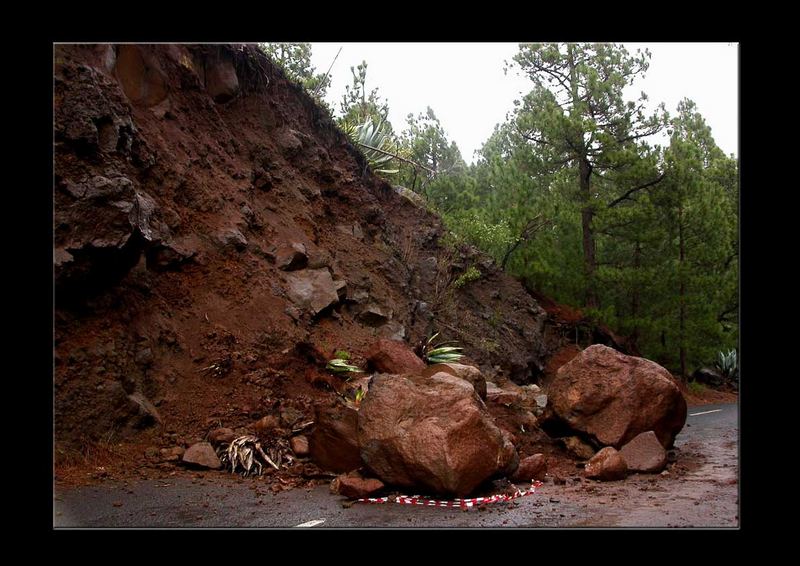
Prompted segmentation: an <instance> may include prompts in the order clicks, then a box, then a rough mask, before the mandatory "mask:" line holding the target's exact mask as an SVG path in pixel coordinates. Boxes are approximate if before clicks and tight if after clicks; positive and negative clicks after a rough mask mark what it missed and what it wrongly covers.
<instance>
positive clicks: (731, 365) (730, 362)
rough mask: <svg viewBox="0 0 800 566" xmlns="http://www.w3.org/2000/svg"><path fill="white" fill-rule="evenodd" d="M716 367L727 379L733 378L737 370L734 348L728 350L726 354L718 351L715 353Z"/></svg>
mask: <svg viewBox="0 0 800 566" xmlns="http://www.w3.org/2000/svg"><path fill="white" fill-rule="evenodd" d="M715 365H716V366H717V369H718V370H719V371H720V372H722V375H724V376H725V377H726V378H728V379H735V378H736V376H737V374H738V372H739V364H738V361H737V358H736V350H730V351H729V352H728V353H727V354H726V353H724V352H719V353H718V354H717V363H716V364H715Z"/></svg>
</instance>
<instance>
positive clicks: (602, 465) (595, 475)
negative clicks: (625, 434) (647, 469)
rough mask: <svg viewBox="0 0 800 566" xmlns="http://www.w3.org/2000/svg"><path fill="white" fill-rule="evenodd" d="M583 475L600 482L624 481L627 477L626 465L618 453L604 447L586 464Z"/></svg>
mask: <svg viewBox="0 0 800 566" xmlns="http://www.w3.org/2000/svg"><path fill="white" fill-rule="evenodd" d="M584 474H585V475H586V477H587V478H591V479H597V480H601V481H616V480H624V479H625V477H626V476H627V475H628V465H627V464H626V463H625V459H624V458H623V457H622V455H621V454H620V453H619V452H617V451H616V450H615V449H614V448H613V447H611V446H606V447H605V448H603V449H602V450H600V452H598V453H597V454H595V455H594V456H592V459H591V460H589V461H588V462H586V468H585V470H584Z"/></svg>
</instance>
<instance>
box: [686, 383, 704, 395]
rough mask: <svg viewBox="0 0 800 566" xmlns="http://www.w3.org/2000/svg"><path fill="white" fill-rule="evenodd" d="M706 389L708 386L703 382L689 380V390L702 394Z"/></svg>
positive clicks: (695, 393)
mask: <svg viewBox="0 0 800 566" xmlns="http://www.w3.org/2000/svg"><path fill="white" fill-rule="evenodd" d="M705 390H706V386H705V385H703V384H702V383H698V382H697V381H690V382H689V392H690V393H692V394H694V395H702V394H703V392H704V391H705Z"/></svg>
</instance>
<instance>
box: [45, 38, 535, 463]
mask: <svg viewBox="0 0 800 566" xmlns="http://www.w3.org/2000/svg"><path fill="white" fill-rule="evenodd" d="M53 55H54V67H53V71H54V77H53V78H54V83H53V86H54V107H53V110H54V131H53V134H54V140H53V141H54V186H53V191H54V192H53V203H54V215H53V234H54V239H53V244H54V245H53V262H54V272H55V283H56V285H55V287H56V289H55V298H56V312H55V313H54V314H55V317H54V323H55V328H54V335H55V336H54V338H55V340H54V342H55V352H54V353H55V354H56V356H55V358H56V365H55V375H54V382H55V383H54V386H55V387H54V392H55V403H54V405H55V428H56V438H57V440H58V441H64V442H67V443H69V444H70V445H71V448H78V447H80V446H81V444H82V443H83V442H84V441H85V440H86V439H88V438H91V439H100V438H102V437H104V436H105V435H106V434H107V433H108V431H109V430H112V428H113V429H114V430H115V431H118V432H119V434H120V437H125V436H128V435H134V434H137V430H138V428H139V425H142V426H144V423H145V422H151V423H152V422H156V421H154V420H153V419H152V418H151V417H149V416H147V415H142V414H141V413H142V411H141V405H139V404H137V403H136V402H135V401H132V400H131V399H129V398H128V395H130V394H132V393H133V392H135V391H142V392H143V394H144V395H146V396H147V398H149V399H152V400H154V401H157V403H154V406H157V408H158V411H159V413H160V414H161V416H163V418H164V422H165V423H167V424H168V426H169V427H170V428H174V429H175V431H176V432H179V433H180V434H181V435H182V437H184V438H189V437H195V436H198V435H203V434H205V433H206V432H207V430H205V429H204V428H203V426H202V425H199V424H197V423H201V422H204V420H205V419H208V418H211V417H216V416H219V415H218V414H217V412H218V410H219V409H220V403H221V402H222V400H225V401H224V402H225V403H227V400H229V399H230V400H231V402H232V403H233V405H232V407H231V408H232V409H234V410H235V408H236V406H237V405H239V406H243V405H245V404H248V405H255V404H257V400H254V399H240V398H239V397H240V396H248V395H250V393H251V392H250V391H248V392H245V391H243V390H241V388H240V383H241V379H246V380H249V381H253V382H258V383H259V385H258V387H260V388H263V396H262V397H261V399H263V400H265V401H264V402H265V403H266V402H267V401H266V399H268V398H269V399H270V403H271V402H273V401H276V400H277V401H281V400H283V399H285V398H286V397H293V396H295V395H296V394H301V395H306V394H309V395H310V396H311V397H312V399H311V402H316V401H318V400H319V398H321V397H324V396H326V395H328V394H329V393H330V391H329V389H327V387H329V386H330V387H333V388H336V386H337V383H336V381H337V380H340V378H339V377H338V376H328V377H330V380H328V382H327V383H326V384H325V385H324V386H323V385H322V384H317V385H312V387H313V390H312V391H310V392H309V391H307V390H304V389H303V388H304V387H305V386H306V385H308V383H307V382H306V375H307V374H306V370H311V369H314V370H315V371H316V370H319V369H321V368H320V367H318V366H317V365H316V364H317V362H316V361H314V362H311V361H309V360H307V359H304V358H300V359H297V358H296V356H295V349H294V345H295V344H296V343H298V342H300V341H305V340H308V341H310V342H313V343H315V344H320V345H321V344H325V347H324V350H325V355H329V356H330V355H333V352H334V351H335V349H339V348H341V349H346V350H348V351H349V352H351V353H353V354H355V355H362V354H363V353H364V352H366V350H367V349H368V347H369V345H370V344H372V343H373V342H374V341H375V340H376V339H378V338H389V337H391V338H394V339H402V340H405V343H407V344H419V343H420V342H423V341H424V340H425V339H426V338H427V337H428V336H430V335H431V334H432V333H433V332H434V329H432V328H431V327H432V326H434V321H435V322H436V325H437V329H438V324H439V323H441V325H442V329H445V330H443V331H444V333H448V330H446V329H447V328H458V329H459V331H460V335H459V336H456V335H451V336H447V337H446V338H449V339H459V340H461V342H460V344H461V345H462V346H463V347H464V352H465V354H467V355H468V356H469V357H470V359H471V360H473V362H474V363H475V365H476V366H479V367H486V368H490V367H491V368H494V367H495V366H499V367H500V371H502V372H503V373H505V374H506V375H508V376H509V377H510V378H512V379H514V380H515V381H517V382H519V383H528V382H530V381H532V380H535V379H536V377H537V375H538V372H540V371H541V368H542V367H543V364H542V362H543V360H544V358H545V356H546V354H547V352H546V349H545V348H544V346H543V339H542V335H543V323H544V319H545V313H544V312H543V311H541V309H539V308H538V307H537V303H536V301H535V300H534V299H532V298H531V297H530V296H529V295H528V294H527V293H526V291H525V290H524V289H523V288H522V287H521V285H520V284H519V282H517V281H516V280H514V279H512V278H511V277H509V276H507V275H506V274H504V273H503V271H502V270H501V269H500V268H499V266H497V265H494V263H493V262H492V261H491V260H490V259H489V258H488V256H486V255H484V254H481V253H480V252H478V251H477V250H476V249H474V248H471V247H469V246H461V247H459V249H457V250H453V249H452V248H450V247H449V246H447V247H446V246H443V245H442V243H441V238H442V236H443V234H444V233H445V229H444V226H443V224H442V222H441V220H440V219H439V218H437V217H436V216H435V215H433V214H431V213H430V212H428V211H427V210H426V208H425V207H417V206H412V205H410V204H409V201H408V198H413V194H406V196H405V197H404V196H401V195H399V194H397V193H396V192H395V191H394V190H392V188H391V186H390V185H388V184H386V182H385V181H384V180H382V179H381V178H379V177H377V176H375V175H372V174H371V173H370V171H369V169H368V168H365V163H364V161H363V155H362V154H361V153H360V152H359V151H358V150H357V149H355V148H354V147H353V146H352V144H350V143H349V141H348V140H347V138H346V136H345V135H344V134H342V132H341V131H340V130H339V129H338V128H337V127H336V125H335V123H334V121H332V120H331V119H330V117H329V116H328V115H327V114H326V113H325V112H324V111H322V110H321V109H320V108H319V107H318V106H317V105H316V104H315V102H314V101H313V99H312V98H311V97H309V96H307V94H306V93H305V92H304V91H303V90H302V89H301V88H299V87H298V86H297V85H296V84H294V83H292V82H291V81H290V80H288V79H287V78H286V77H285V76H284V74H283V73H282V71H281V70H280V69H279V68H277V67H275V66H274V65H273V64H272V63H271V62H270V61H269V60H268V58H267V57H266V56H265V55H264V54H263V53H262V52H261V51H259V50H258V48H257V47H256V46H253V45H188V44H184V45H129V44H128V45H77V44H69V45H67V44H64V45H57V46H55V48H54V53H53ZM295 244H296V245H295ZM283 245H288V247H289V249H287V250H286V252H287V254H286V257H277V256H278V255H279V254H277V253H276V252H277V251H278V250H277V248H278V247H280V246H283ZM303 247H305V256H306V258H305V259H304V257H303V251H302V249H303ZM306 262H307V263H306ZM470 265H475V266H476V267H478V268H479V270H480V272H481V274H482V275H481V278H480V279H479V280H477V281H473V282H472V283H470V284H469V285H466V286H464V287H461V288H458V289H450V290H448V292H447V293H445V294H443V293H442V291H443V288H442V285H441V283H442V282H443V281H447V280H451V279H453V277H458V276H459V275H461V274H462V273H463V271H464V269H466V268H467V267H468V266H470ZM317 270H319V271H317ZM326 272H327V273H326ZM451 290H452V291H453V292H452V293H451V292H450V291H451ZM444 295H446V296H444ZM501 296H502V300H501V299H500V298H499V297H501ZM442 300H446V302H447V303H448V304H447V305H446V308H440V307H441V306H442ZM490 320H491V321H493V322H494V324H490V323H489V321H490ZM166 330H168V331H169V332H170V333H172V334H173V335H174V336H176V337H178V338H179V340H178V341H173V342H170V343H166V342H161V341H160V340H159V335H160V333H161V332H162V331H166ZM147 348H149V349H151V352H152V359H151V360H150V362H149V363H147V364H138V363H137V362H136V361H135V359H134V358H135V356H136V354H137V352H138V351H139V350H142V349H147ZM255 355H258V356H260V358H259V361H258V363H257V364H256V363H255V362H250V361H247V360H251V359H253V356H255ZM220 361H223V362H224V363H223V364H222V365H220ZM360 361H361V360H359V362H360ZM312 364H313V365H314V367H313V368H312V367H311V366H312ZM420 364H421V362H419V361H417V362H416V363H414V364H412V366H411V367H413V368H415V369H416V370H418V369H420V368H421V367H422V366H421V365H420ZM254 365H257V366H258V367H257V368H256V367H254ZM214 367H224V372H218V371H217V370H204V368H214ZM322 367H324V364H323V365H322ZM262 370H263V372H262ZM268 370H269V371H270V372H271V371H276V372H277V371H280V372H282V373H283V375H282V377H281V379H280V380H278V379H275V380H274V381H276V382H278V381H279V382H280V385H279V386H278V385H277V384H276V383H272V382H271V380H272V374H268V373H265V372H267V371H268ZM389 371H392V370H389ZM222 373H224V374H225V376H226V379H210V378H211V377H221V375H222ZM318 373H320V372H318ZM112 383H116V384H117V386H118V387H115V386H113V385H111V384H112ZM476 389H480V387H478V388H476ZM298 392H301V393H298ZM253 394H254V395H255V392H253ZM479 394H480V391H479ZM259 395H260V394H259ZM276 408H277V406H276V405H271V406H270V407H269V408H267V407H264V410H267V411H272V410H274V409H276ZM253 412H255V413H256V414H255V415H254V414H250V415H249V417H247V418H253V419H255V418H256V417H257V416H260V414H259V411H251V413H253ZM226 419H227V414H226ZM241 424H244V423H241ZM120 441H125V438H120Z"/></svg>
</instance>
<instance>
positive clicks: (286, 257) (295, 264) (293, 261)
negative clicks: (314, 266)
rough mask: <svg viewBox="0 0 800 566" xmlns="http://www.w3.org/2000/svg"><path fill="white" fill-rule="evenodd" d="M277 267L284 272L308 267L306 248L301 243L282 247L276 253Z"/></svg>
mask: <svg viewBox="0 0 800 566" xmlns="http://www.w3.org/2000/svg"><path fill="white" fill-rule="evenodd" d="M275 265H277V266H278V267H279V268H280V269H283V270H284V271H294V270H296V269H303V268H304V267H306V266H307V265H308V255H307V253H306V247H305V246H304V245H303V244H301V243H300V242H292V243H291V244H286V245H283V246H280V247H279V248H278V249H277V250H276V251H275Z"/></svg>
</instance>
